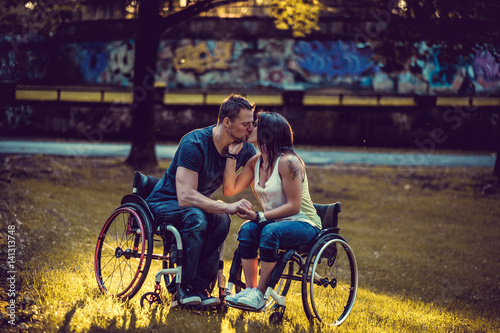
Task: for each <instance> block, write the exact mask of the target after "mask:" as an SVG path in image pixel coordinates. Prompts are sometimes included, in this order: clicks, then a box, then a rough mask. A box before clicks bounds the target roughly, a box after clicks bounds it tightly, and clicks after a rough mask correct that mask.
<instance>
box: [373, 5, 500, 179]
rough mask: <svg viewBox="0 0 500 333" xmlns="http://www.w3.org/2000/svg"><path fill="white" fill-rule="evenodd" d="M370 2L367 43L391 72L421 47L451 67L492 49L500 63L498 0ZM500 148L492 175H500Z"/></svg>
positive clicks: (414, 54)
mask: <svg viewBox="0 0 500 333" xmlns="http://www.w3.org/2000/svg"><path fill="white" fill-rule="evenodd" d="M367 1H368V2H369V3H370V5H371V7H372V10H370V11H369V13H368V14H367V16H366V17H365V19H366V25H365V31H364V33H365V36H368V37H367V38H366V37H365V39H368V40H367V42H370V44H371V46H372V49H373V52H374V54H375V56H376V60H378V61H379V62H380V63H381V64H382V65H383V66H384V68H385V70H386V71H387V72H395V71H398V70H401V69H403V67H404V66H405V64H407V63H408V62H409V61H410V62H411V61H413V60H415V59H416V58H417V57H418V54H419V48H420V47H421V45H422V43H426V44H427V45H431V46H438V47H439V48H440V53H439V55H440V57H442V60H443V61H446V62H448V63H456V64H459V63H460V62H461V61H464V60H468V59H470V57H471V56H472V55H474V54H475V53H476V52H477V51H488V52H490V54H492V55H493V56H494V57H495V59H496V60H497V61H499V60H500V54H499V53H498V51H497V49H495V46H498V43H499V41H500V20H499V17H500V2H499V1H498V0H477V1H470V0H432V1H431V0H389V1H387V0H367ZM499 138H500V133H499ZM499 141H500V140H499ZM498 144H499V147H498V152H497V158H496V163H495V167H494V170H493V173H494V175H496V176H498V177H500V160H499V156H500V143H498Z"/></svg>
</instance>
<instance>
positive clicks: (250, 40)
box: [0, 18, 500, 149]
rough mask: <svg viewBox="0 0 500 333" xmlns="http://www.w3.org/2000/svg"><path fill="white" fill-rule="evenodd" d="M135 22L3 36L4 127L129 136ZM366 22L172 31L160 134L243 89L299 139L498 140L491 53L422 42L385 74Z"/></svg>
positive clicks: (204, 116)
mask: <svg viewBox="0 0 500 333" xmlns="http://www.w3.org/2000/svg"><path fill="white" fill-rule="evenodd" d="M134 24H135V23H134V22H133V21H132V22H130V21H118V22H110V21H103V22H83V23H79V24H72V25H69V26H63V27H62V28H61V29H60V31H59V32H58V34H57V36H56V38H54V39H53V40H50V41H47V40H43V39H41V38H39V37H36V36H31V37H30V36H28V37H26V36H15V35H4V36H1V38H0V62H1V65H2V66H1V67H0V96H1V98H0V100H1V104H0V110H1V112H2V113H1V116H2V118H1V122H0V133H1V134H0V135H2V136H16V137H25V136H43V137H47V136H51V137H68V138H75V139H85V140H91V141H92V140H94V141H106V140H128V138H129V131H130V109H131V108H132V107H133V105H132V101H133V98H132V96H133V94H134V92H133V91H132V82H133V63H134V48H135V42H134V39H133V33H134V30H135V27H134ZM360 24H361V23H360V22H342V21H330V22H322V23H321V25H322V26H321V30H320V31H319V32H316V33H314V34H313V35H311V36H309V37H308V38H307V39H293V38H291V36H290V33H289V32H284V31H278V30H276V29H274V27H273V24H272V21H270V20H268V19H256V18H246V19H244V20H243V19H225V20H219V19H215V18H200V19H196V20H192V21H190V22H187V23H185V24H182V25H179V26H177V27H175V28H174V29H172V30H170V31H168V32H167V33H166V34H165V35H164V36H163V38H162V40H161V43H160V47H159V49H158V69H157V71H156V73H154V75H155V79H156V81H157V83H161V85H162V86H164V87H165V94H163V93H164V92H163V91H162V92H159V97H158V103H157V106H156V109H157V110H156V114H157V125H158V132H157V136H158V139H159V140H169V141H177V140H178V139H179V138H180V137H181V136H182V135H183V134H185V133H186V132H187V131H189V130H191V129H194V128H197V127H200V126H205V125H209V124H212V123H214V122H215V120H216V114H217V108H218V104H219V103H220V101H222V98H219V99H216V100H215V101H207V98H208V97H207V96H208V95H211V94H219V95H220V96H222V95H224V94H229V93H231V92H236V93H240V94H248V95H249V96H250V95H254V96H260V97H259V98H260V100H261V102H259V103H257V104H258V108H264V109H270V110H276V111H278V112H281V113H283V114H284V115H285V116H286V117H287V118H288V119H289V120H290V122H291V123H292V125H293V127H294V130H295V133H296V142H297V143H299V144H324V145H355V146H400V147H404V146H407V147H408V146H409V147H415V146H418V145H419V143H421V142H424V143H428V144H430V142H435V143H438V144H439V146H441V147H443V148H460V149H496V148H497V144H498V142H499V141H500V140H499V135H498V132H500V131H499V125H498V123H499V118H498V110H499V104H500V103H499V101H500V97H499V96H500V64H499V63H498V62H496V60H495V59H494V58H493V57H492V56H491V55H490V54H489V53H487V52H479V53H476V54H474V55H472V57H471V59H469V60H464V61H463V62H462V63H461V64H459V65H456V64H450V63H446V62H445V61H444V60H443V59H444V58H443V57H442V54H441V53H440V50H439V49H438V48H436V47H433V46H428V45H425V44H422V45H421V48H420V49H421V52H420V54H419V55H418V56H417V57H416V58H415V59H413V60H412V61H409V62H408V64H407V65H406V66H405V68H404V69H403V70H401V71H398V72H394V73H384V71H383V70H382V69H383V68H382V67H381V65H380V64H378V63H376V62H374V61H373V60H372V55H373V53H372V51H371V47H370V43H369V40H367V39H366V38H364V39H363V40H362V41H363V42H360V41H361V39H360V38H359V36H356V34H354V33H353V32H354V31H358V32H359V31H361V30H360V29H356V28H357V27H358V28H359V26H360ZM96 30H97V31H99V32H100V33H99V34H97V35H96V34H95V31H96ZM2 82H3V83H2ZM176 94H180V97H179V98H174V100H169V99H168V98H169V97H172V96H175V95H176ZM201 95H202V96H203V97H202V102H193V101H195V100H199V96H201ZM266 96H267V97H266ZM269 97H270V98H269ZM250 99H251V98H250ZM270 100H271V102H270ZM391 101H392V102H391ZM425 140H427V141H425Z"/></svg>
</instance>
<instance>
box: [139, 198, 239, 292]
mask: <svg viewBox="0 0 500 333" xmlns="http://www.w3.org/2000/svg"><path fill="white" fill-rule="evenodd" d="M149 206H150V208H151V211H152V212H153V215H154V216H155V218H156V223H157V224H162V223H170V224H172V225H174V226H175V227H176V228H177V229H178V230H179V233H180V234H181V238H182V245H183V248H184V260H183V263H182V281H181V284H182V285H183V286H185V287H188V286H189V287H192V288H195V289H206V288H208V286H209V285H210V283H212V282H213V281H214V280H215V278H216V277H217V270H218V268H219V247H220V246H221V245H222V243H223V242H224V240H225V239H226V237H227V234H228V233H229V227H230V225H231V218H230V217H229V215H227V214H211V213H207V212H205V211H203V210H201V209H199V208H196V207H180V206H179V203H178V202H177V201H175V200H170V201H164V202H158V203H152V204H151V203H150V205H149Z"/></svg>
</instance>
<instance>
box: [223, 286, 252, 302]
mask: <svg viewBox="0 0 500 333" xmlns="http://www.w3.org/2000/svg"><path fill="white" fill-rule="evenodd" d="M250 290H252V288H246V289H244V290H242V291H240V292H239V293H236V294H232V295H228V296H226V298H225V300H226V302H228V303H229V304H237V303H238V300H239V299H240V298H241V297H243V296H246V295H247V294H248V293H249V292H250Z"/></svg>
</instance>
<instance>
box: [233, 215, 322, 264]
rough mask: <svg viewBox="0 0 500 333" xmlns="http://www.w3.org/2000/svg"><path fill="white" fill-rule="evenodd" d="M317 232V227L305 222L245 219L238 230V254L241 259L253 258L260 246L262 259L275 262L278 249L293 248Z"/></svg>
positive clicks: (308, 239) (306, 241) (304, 242)
mask: <svg viewBox="0 0 500 333" xmlns="http://www.w3.org/2000/svg"><path fill="white" fill-rule="evenodd" d="M318 233H319V229H318V228H316V227H313V226H312V225H310V224H309V223H307V222H298V221H279V222H274V221H266V222H262V223H256V222H252V221H247V222H245V223H243V224H242V225H241V228H240V230H239V231H238V242H239V245H238V246H239V251H240V256H241V258H242V259H254V258H256V257H257V250H258V249H259V248H260V259H261V260H262V261H264V262H276V261H277V260H278V250H279V249H293V248H295V247H297V246H299V245H303V244H308V243H309V242H310V241H311V240H312V239H313V238H314V237H315V236H316V235H317V234H318Z"/></svg>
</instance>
